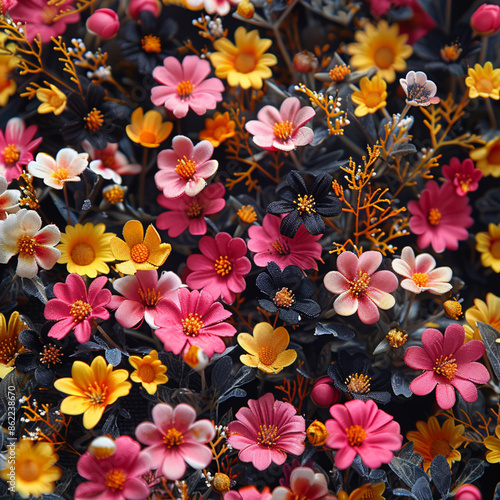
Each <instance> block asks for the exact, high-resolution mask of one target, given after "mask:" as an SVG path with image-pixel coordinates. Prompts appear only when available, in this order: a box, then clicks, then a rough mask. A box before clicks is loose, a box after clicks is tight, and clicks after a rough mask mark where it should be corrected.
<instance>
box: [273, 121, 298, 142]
mask: <svg viewBox="0 0 500 500" xmlns="http://www.w3.org/2000/svg"><path fill="white" fill-rule="evenodd" d="M292 130H293V122H289V121H286V122H279V123H275V124H274V127H273V132H274V135H275V136H276V137H278V138H279V139H281V140H282V141H287V140H288V139H290V135H292Z"/></svg>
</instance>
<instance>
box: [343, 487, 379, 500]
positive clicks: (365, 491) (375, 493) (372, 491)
mask: <svg viewBox="0 0 500 500" xmlns="http://www.w3.org/2000/svg"><path fill="white" fill-rule="evenodd" d="M384 491H385V484H384V483H377V484H371V483H368V484H363V485H362V486H360V487H359V488H356V489H355V490H354V491H353V492H352V493H351V494H350V495H349V496H347V493H346V492H345V491H339V494H338V496H337V498H338V500H368V499H370V500H385V497H383V496H382V493H384Z"/></svg>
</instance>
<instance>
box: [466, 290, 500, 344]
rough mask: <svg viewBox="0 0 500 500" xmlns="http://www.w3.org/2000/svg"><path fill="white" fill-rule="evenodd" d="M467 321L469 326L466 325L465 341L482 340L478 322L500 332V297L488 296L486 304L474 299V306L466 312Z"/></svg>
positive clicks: (490, 294)
mask: <svg viewBox="0 0 500 500" xmlns="http://www.w3.org/2000/svg"><path fill="white" fill-rule="evenodd" d="M465 319H466V320H467V323H469V325H470V326H469V325H465V327H464V328H465V341H466V342H469V340H472V339H476V340H481V341H482V339H481V334H480V333H479V329H478V327H477V322H478V321H480V322H481V323H486V324H487V325H490V326H492V327H493V328H496V329H497V330H498V331H499V332H500V297H497V296H496V295H494V294H492V293H488V294H486V302H483V301H482V300H479V299H474V305H473V306H472V307H469V309H467V311H465Z"/></svg>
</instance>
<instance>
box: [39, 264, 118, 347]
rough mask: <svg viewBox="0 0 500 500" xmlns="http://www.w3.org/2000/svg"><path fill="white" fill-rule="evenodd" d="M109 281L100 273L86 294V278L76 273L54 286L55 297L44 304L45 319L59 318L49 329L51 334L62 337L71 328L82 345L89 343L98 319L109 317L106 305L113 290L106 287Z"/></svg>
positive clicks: (51, 335) (53, 319)
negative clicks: (93, 326)
mask: <svg viewBox="0 0 500 500" xmlns="http://www.w3.org/2000/svg"><path fill="white" fill-rule="evenodd" d="M107 282H108V278H106V276H100V277H99V278H96V279H95V280H93V281H92V283H91V284H90V286H89V290H88V293H87V287H86V286H85V281H83V278H82V277H81V276H80V275H78V274H75V273H72V274H70V275H68V277H67V278H66V281H65V282H64V283H56V284H55V285H54V295H55V296H56V298H55V299H50V300H49V301H48V302H47V304H46V305H45V310H44V315H45V319H48V320H49V321H57V323H56V324H55V325H54V326H53V327H52V328H51V329H50V331H49V337H53V338H56V339H59V340H60V339H62V338H64V337H66V335H68V333H69V332H71V330H73V329H74V330H75V337H76V340H78V342H80V344H83V343H85V342H88V341H89V340H90V335H91V333H92V325H93V322H94V321H95V319H97V318H99V319H108V318H109V312H108V311H107V309H106V308H105V307H106V306H107V305H108V303H109V301H110V299H111V292H110V291H109V290H106V289H104V285H106V283H107Z"/></svg>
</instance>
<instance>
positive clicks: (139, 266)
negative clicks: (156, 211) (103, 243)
mask: <svg viewBox="0 0 500 500" xmlns="http://www.w3.org/2000/svg"><path fill="white" fill-rule="evenodd" d="M123 237H124V239H125V241H123V240H121V239H120V238H118V236H114V237H113V238H111V241H110V246H111V252H112V253H113V255H114V257H115V259H116V260H123V261H125V262H120V263H118V264H116V268H117V269H118V271H120V272H121V273H123V274H135V273H136V271H148V270H151V269H158V268H159V267H160V266H161V265H163V264H164V262H165V261H166V260H167V257H168V256H169V255H170V251H171V250H172V247H171V246H170V244H169V243H162V242H161V238H160V235H159V234H158V231H157V230H156V229H155V228H154V226H153V225H152V224H150V225H149V226H148V228H147V230H146V236H144V229H143V227H142V224H141V223H140V222H139V221H138V220H129V221H128V222H127V223H126V224H125V225H124V226H123Z"/></svg>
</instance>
